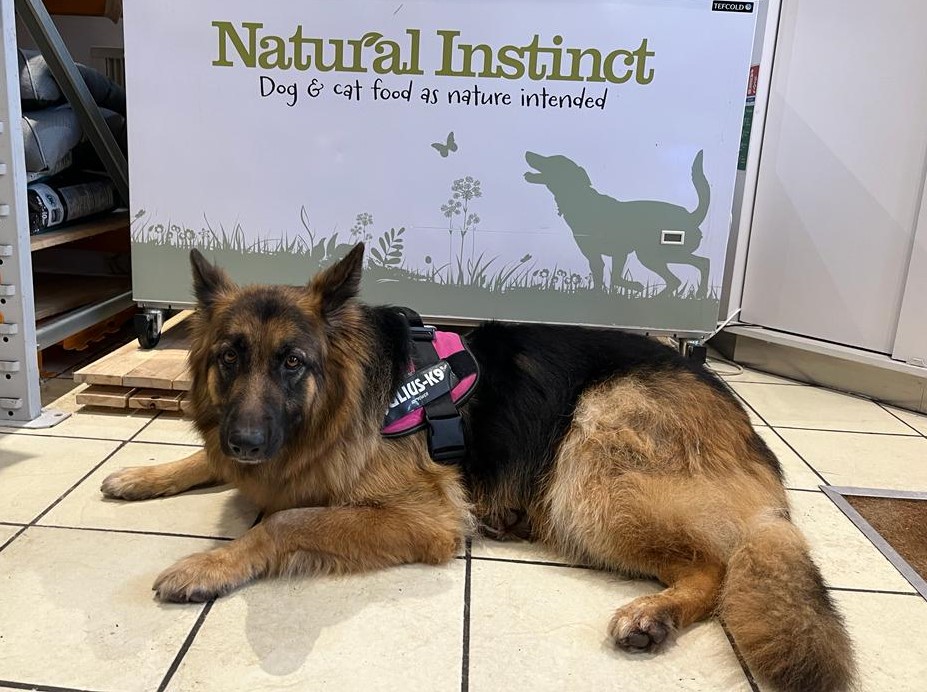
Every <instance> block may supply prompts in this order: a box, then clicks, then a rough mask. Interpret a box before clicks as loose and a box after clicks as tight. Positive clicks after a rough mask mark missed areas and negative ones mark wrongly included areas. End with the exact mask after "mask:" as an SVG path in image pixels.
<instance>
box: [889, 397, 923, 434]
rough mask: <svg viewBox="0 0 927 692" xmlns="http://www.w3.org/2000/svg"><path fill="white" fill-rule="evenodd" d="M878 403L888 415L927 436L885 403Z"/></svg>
mask: <svg viewBox="0 0 927 692" xmlns="http://www.w3.org/2000/svg"><path fill="white" fill-rule="evenodd" d="M876 405H877V406H878V407H879V408H881V409H882V410H883V411H885V412H886V413H887V414H888V415H890V416H892V417H894V418H896V419H898V421H899V422H901V423H904V424H905V425H907V426H908V427H909V428H911V430H913V431H914V432H915V433H917V434H918V435H920V436H921V437H927V435H925V434H924V433H922V432H921V431H920V430H918V429H917V428H915V427H914V426H913V425H911V424H910V423H909V422H908V421H906V420H905V419H904V418H902V417H901V416H899V415H898V414H897V413H895V412H894V411H892V410H891V409H889V408H887V407H886V406H884V405H883V404H881V403H879V402H878V401H877V402H876Z"/></svg>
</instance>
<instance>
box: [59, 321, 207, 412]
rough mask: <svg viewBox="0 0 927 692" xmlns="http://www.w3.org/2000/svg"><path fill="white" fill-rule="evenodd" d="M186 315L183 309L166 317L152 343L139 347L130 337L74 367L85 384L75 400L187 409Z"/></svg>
mask: <svg viewBox="0 0 927 692" xmlns="http://www.w3.org/2000/svg"><path fill="white" fill-rule="evenodd" d="M190 314H191V313H190V311H189V310H188V311H184V312H181V313H179V314H178V315H176V316H174V317H172V318H171V319H169V320H168V321H167V322H165V323H164V327H163V329H162V330H161V340H160V341H159V342H158V345H157V346H156V347H155V348H152V349H143V348H141V347H139V345H138V343H137V342H135V341H133V342H131V343H129V344H126V345H125V346H123V347H122V348H119V349H117V350H115V351H113V352H112V353H110V354H109V355H107V356H104V357H103V358H101V359H100V360H98V361H96V362H94V363H91V364H90V365H87V366H86V367H83V368H81V369H80V370H78V371H77V372H75V373H74V380H75V381H77V382H80V383H82V384H87V385H89V386H88V387H87V388H85V389H83V390H82V391H80V392H78V394H77V403H78V404H80V405H82V406H105V407H109V408H122V409H157V410H160V411H180V412H186V411H187V410H188V405H187V403H186V394H187V392H188V391H189V390H190V385H191V377H190V371H189V370H188V368H187V352H188V350H189V344H190V340H189V334H188V332H187V324H186V322H185V320H186V319H187V317H189V316H190Z"/></svg>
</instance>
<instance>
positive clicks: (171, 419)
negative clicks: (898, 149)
mask: <svg viewBox="0 0 927 692" xmlns="http://www.w3.org/2000/svg"><path fill="white" fill-rule="evenodd" d="M728 380H729V382H731V384H732V386H733V387H734V389H735V390H736V391H737V393H738V395H739V396H741V397H742V398H743V399H744V400H745V401H746V403H747V404H748V405H749V406H750V408H751V410H750V413H751V416H752V419H753V420H754V424H755V425H757V429H758V431H759V433H760V435H761V436H762V437H763V438H764V439H765V440H766V441H767V443H768V444H769V445H770V447H771V448H772V449H773V451H774V452H775V453H776V454H777V456H778V457H779V459H780V460H781V462H782V465H783V468H784V470H785V478H786V485H787V487H789V488H790V491H789V495H790V501H791V504H792V510H793V516H794V519H795V521H796V523H797V524H798V525H799V526H800V527H801V528H802V530H803V531H804V532H805V533H806V535H807V536H808V539H809V543H810V545H811V548H812V551H813V553H814V556H815V558H816V559H817V561H818V562H819V564H820V565H821V569H822V571H823V573H824V575H825V577H826V579H827V581H828V583H829V586H830V587H831V588H832V590H833V593H834V595H835V598H836V601H837V602H838V604H839V605H840V607H841V609H842V610H843V612H844V613H845V615H846V618H847V622H848V625H849V627H850V630H851V634H852V636H853V638H854V641H855V643H856V647H857V652H858V657H859V663H860V668H861V673H862V680H861V682H862V689H863V690H864V691H866V692H868V691H870V690H871V691H873V692H875V691H880V692H881V691H882V690H892V691H894V690H921V689H924V680H925V679H927V655H925V654H927V603H925V602H924V600H923V599H921V598H920V596H918V595H917V594H916V593H915V592H914V591H913V589H912V588H911V587H910V585H909V584H908V583H907V581H905V580H904V579H903V578H902V577H901V576H900V574H899V573H898V572H897V571H896V570H895V568H894V567H893V566H892V565H891V564H890V563H889V562H888V561H887V560H886V559H885V558H884V557H883V556H882V555H881V554H880V553H879V552H878V551H877V550H876V549H875V548H874V547H873V546H872V545H871V544H870V543H869V541H868V540H867V539H866V538H865V537H863V535H862V534H861V533H860V532H859V531H858V530H857V529H856V528H855V527H854V526H853V524H852V523H850V522H849V521H848V520H847V519H846V518H845V517H844V516H843V514H842V513H841V512H840V511H839V510H838V509H837V508H836V507H835V506H834V505H833V504H832V503H831V502H830V500H828V499H827V497H826V496H825V495H824V494H823V493H822V492H820V490H819V485H820V484H823V483H829V484H834V485H856V486H874V487H891V488H898V489H911V490H914V489H916V490H924V489H925V488H927V437H925V434H927V417H923V416H917V415H915V414H911V413H908V412H903V411H897V410H893V409H889V408H887V407H882V406H879V405H877V404H874V403H872V402H869V401H866V400H863V399H858V398H853V397H847V396H844V395H841V394H837V393H834V392H828V391H824V390H820V389H817V388H814V387H810V386H803V385H796V384H794V383H789V382H788V381H787V380H782V379H781V378H776V377H771V376H768V375H765V374H763V373H753V372H749V371H747V372H744V373H742V374H739V375H731V376H730V377H728ZM66 388H67V387H65V386H64V385H62V386H61V389H66ZM52 389H55V388H52ZM61 389H55V391H56V392H57V391H61ZM49 391H51V389H49ZM56 405H57V406H60V407H63V408H65V409H67V410H76V406H75V405H74V404H73V393H72V394H71V395H69V396H67V397H65V399H64V400H63V401H61V402H58V403H57V404H56ZM198 444H199V440H198V438H197V436H196V434H195V432H194V431H193V430H192V427H191V426H190V425H189V423H188V422H186V421H184V420H183V419H181V418H179V417H177V416H169V415H164V414H162V415H160V416H154V415H153V414H150V413H147V412H145V413H143V412H138V413H135V414H132V415H125V414H121V413H111V412H103V411H91V410H83V411H79V412H77V413H76V414H75V415H73V416H72V418H71V419H69V420H68V421H66V422H64V423H62V424H61V425H59V426H58V427H57V428H55V429H53V430H51V431H44V432H43V431H31V432H29V433H25V434H24V433H12V434H0V546H2V547H0V690H5V689H7V688H11V686H13V688H15V689H23V688H24V687H29V686H32V685H35V686H38V688H39V689H44V690H99V691H102V690H106V691H113V692H132V691H134V690H145V691H147V690H160V689H167V690H172V691H177V692H185V691H186V690H221V691H222V692H225V691H234V690H249V691H253V690H265V689H293V690H321V689H324V690H351V691H353V690H368V689H369V690H401V691H403V692H404V691H405V690H428V691H431V690H451V691H454V692H457V691H458V690H474V691H476V692H484V691H486V692H489V691H495V690H516V691H520V690H538V691H541V690H612V689H613V690H636V691H641V692H646V691H648V690H654V691H656V690H660V691H663V690H710V691H712V692H714V691H716V690H750V689H758V688H757V687H755V686H754V685H755V683H754V682H753V681H752V678H751V677H750V675H749V671H747V670H745V669H744V668H743V667H742V666H741V664H740V663H739V662H738V659H737V656H736V655H735V652H734V650H733V649H732V647H731V644H730V643H729V640H728V638H727V637H726V636H725V633H724V631H723V630H722V628H721V627H720V625H719V624H718V622H717V621H709V622H705V623H702V624H700V625H698V626H696V627H693V628H691V629H689V630H687V631H685V632H683V633H681V634H680V635H679V636H678V637H677V639H676V640H675V642H673V643H672V644H671V645H670V646H669V647H668V648H667V650H665V651H664V652H662V653H660V654H656V655H644V656H641V655H638V656H631V655H625V654H623V653H621V652H617V651H615V650H613V649H612V648H611V647H610V646H609V645H608V642H607V640H606V627H607V624H608V621H609V618H610V617H611V614H612V612H613V611H614V609H615V608H616V607H618V606H620V605H622V604H624V603H626V602H628V601H629V600H631V599H632V598H634V597H635V596H637V595H640V594H644V593H650V592H653V591H654V590H655V589H657V588H658V586H657V585H656V584H655V583H653V582H649V581H643V580H628V579H622V578H619V577H617V576H615V575H608V574H604V573H600V572H597V571H594V570H590V569H586V568H583V567H581V566H578V567H572V566H567V565H566V564H565V563H564V560H563V558H562V557H560V556H557V555H553V554H550V553H547V552H545V551H543V550H540V549H539V548H537V547H535V546H532V545H529V544H525V543H517V542H516V543H494V542H491V541H484V540H481V541H477V542H475V543H474V545H473V547H472V550H471V553H470V557H469V558H467V557H466V556H464V557H463V558H462V559H459V560H455V561H454V562H452V563H451V564H450V565H446V566H444V567H439V568H435V567H424V566H407V567H403V568H398V569H393V570H386V571H383V572H378V573H374V574H366V575H358V576H351V577H343V578H324V579H298V578H294V579H290V580H278V581H269V582H264V583H260V584H256V585H252V586H249V587H246V588H244V589H241V590H240V591H238V592H236V593H234V594H233V595H231V596H229V597H226V598H224V599H220V600H218V601H216V602H215V603H214V604H211V605H205V606H203V605H182V606H176V605H174V606H170V605H161V604H158V603H157V602H155V601H154V600H153V598H152V594H151V591H150V588H151V584H152V582H153V580H154V578H155V577H156V576H157V574H158V573H159V572H160V571H161V570H162V569H163V568H165V567H167V566H168V565H170V564H171V563H172V562H173V561H174V560H175V559H177V558H178V557H181V556H183V555H186V554H189V553H191V552H195V551H198V550H203V549H206V548H208V547H210V546H212V545H216V544H218V543H219V541H222V540H227V539H228V538H232V537H235V536H237V535H240V534H241V533H242V532H243V531H244V530H246V528H247V527H248V526H249V525H250V524H252V523H253V521H254V520H255V518H256V511H255V510H254V508H252V507H249V506H248V505H247V503H245V502H243V501H242V500H241V498H239V497H238V496H237V494H236V493H235V492H234V491H231V490H225V489H219V490H206V491H198V492H193V493H190V494H187V495H185V496H181V497H177V498H168V499H162V500H152V501H148V502H142V503H134V504H133V503H128V504H124V503H118V502H108V501H105V500H104V499H103V498H102V497H101V496H100V494H99V484H100V481H101V479H102V478H103V477H104V476H105V475H106V474H107V473H109V472H110V471H111V470H113V469H116V468H119V467H121V466H125V465H137V464H148V463H157V462H160V461H166V460H172V459H175V458H179V457H181V456H184V455H186V454H189V453H190V452H191V451H193V450H195V449H196V446H197V445H198Z"/></svg>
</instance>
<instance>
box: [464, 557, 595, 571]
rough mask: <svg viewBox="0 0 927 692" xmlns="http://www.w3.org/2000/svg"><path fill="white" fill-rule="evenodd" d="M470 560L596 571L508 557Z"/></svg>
mask: <svg viewBox="0 0 927 692" xmlns="http://www.w3.org/2000/svg"><path fill="white" fill-rule="evenodd" d="M470 559H472V560H480V561H481V562H511V563H515V564H517V565H537V566H538V567H566V568H567V569H591V570H595V569H596V568H595V567H589V566H587V565H571V564H569V563H567V562H544V561H543V560H516V559H514V558H508V557H481V556H479V555H473V556H472V557H471V558H470ZM603 571H604V570H603Z"/></svg>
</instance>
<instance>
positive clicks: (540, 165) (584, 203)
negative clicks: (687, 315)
mask: <svg viewBox="0 0 927 692" xmlns="http://www.w3.org/2000/svg"><path fill="white" fill-rule="evenodd" d="M702 158H703V152H701V151H700V152H698V154H696V155H695V160H694V161H693V162H692V184H693V185H694V186H695V191H696V192H697V193H698V204H697V206H696V207H695V209H693V210H692V211H689V210H688V209H685V208H683V207H680V206H679V205H676V204H670V203H669V202H656V201H652V200H632V201H621V200H617V199H615V198H614V197H610V196H608V195H605V194H602V193H601V192H599V191H597V190H596V189H595V188H594V187H592V180H591V179H590V178H589V174H588V173H586V170H585V169H584V168H583V167H582V166H580V165H579V164H577V163H576V162H574V161H572V160H570V159H568V158H567V157H566V156H560V155H556V156H541V155H540V154H535V153H534V152H532V151H529V152H526V153H525V160H526V161H527V162H528V165H529V166H531V167H532V168H533V169H534V171H530V172H528V173H525V180H527V181H528V182H529V183H534V184H537V185H544V186H545V187H546V188H547V189H548V190H550V193H551V194H552V195H553V196H554V201H555V202H556V203H557V211H558V213H559V214H560V215H561V216H562V217H563V219H564V221H566V223H567V225H568V226H569V227H570V231H571V232H572V233H573V238H574V239H575V241H576V245H577V247H579V250H580V252H582V253H583V255H584V256H585V257H586V260H587V261H588V262H589V270H590V271H591V272H592V280H593V286H594V287H595V288H597V289H602V287H603V286H604V285H605V261H604V260H603V259H602V256H603V255H604V256H607V257H611V260H612V271H611V286H612V288H614V287H616V286H622V287H624V288H626V289H630V290H633V291H640V290H642V289H643V288H644V287H643V286H642V285H641V284H640V283H639V282H637V281H628V280H627V279H625V278H624V277H623V276H622V272H623V270H624V266H625V263H626V262H627V260H628V257H629V256H630V255H631V253H632V252H634V253H636V254H637V259H638V261H640V263H641V264H643V265H644V266H645V267H647V269H649V270H650V271H652V272H654V273H655V274H657V275H658V276H659V277H660V278H661V279H663V282H664V284H665V287H664V288H663V289H662V290H661V291H660V294H663V293H667V294H668V295H673V294H674V293H676V291H677V290H679V287H680V285H681V284H682V282H681V281H680V280H679V277H677V276H676V275H675V274H673V272H671V271H670V268H669V266H668V265H670V264H688V265H691V266H693V267H695V268H696V269H698V271H699V286H698V290H697V293H696V295H697V297H699V298H704V297H705V296H706V295H707V294H708V270H709V260H708V258H707V257H700V256H698V255H695V254H693V253H694V252H695V250H696V249H697V248H698V246H699V245H700V244H701V242H702V231H701V229H700V228H699V225H701V223H702V221H704V220H705V216H706V215H707V214H708V205H709V202H710V199H711V188H710V187H709V185H708V180H707V179H706V178H705V173H704V171H703V170H702ZM663 231H676V232H677V233H678V234H679V236H681V241H680V242H679V243H678V244H664V243H663Z"/></svg>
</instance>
